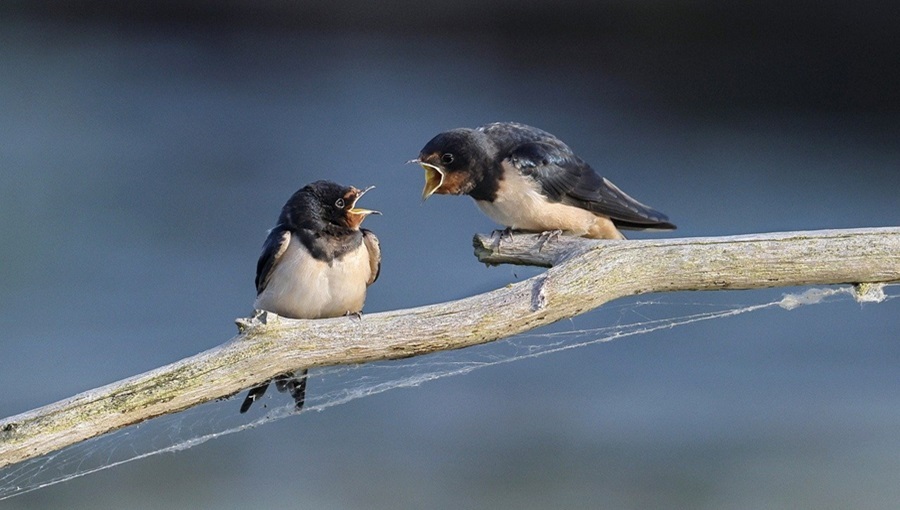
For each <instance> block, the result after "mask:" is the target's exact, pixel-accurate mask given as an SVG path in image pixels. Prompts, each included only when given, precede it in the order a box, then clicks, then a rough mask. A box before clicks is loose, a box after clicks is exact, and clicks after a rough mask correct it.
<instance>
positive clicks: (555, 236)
mask: <svg viewBox="0 0 900 510" xmlns="http://www.w3.org/2000/svg"><path fill="white" fill-rule="evenodd" d="M562 233H563V231H562V230H559V229H556V230H547V231H546V232H541V235H540V236H538V252H540V251H541V250H543V249H544V246H545V245H546V244H547V243H549V242H551V241H557V240H559V236H561V235H562Z"/></svg>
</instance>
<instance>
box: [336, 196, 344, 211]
mask: <svg viewBox="0 0 900 510" xmlns="http://www.w3.org/2000/svg"><path fill="white" fill-rule="evenodd" d="M334 206H335V207H337V208H338V209H343V208H344V199H343V198H339V199H337V201H336V202H335V203H334Z"/></svg>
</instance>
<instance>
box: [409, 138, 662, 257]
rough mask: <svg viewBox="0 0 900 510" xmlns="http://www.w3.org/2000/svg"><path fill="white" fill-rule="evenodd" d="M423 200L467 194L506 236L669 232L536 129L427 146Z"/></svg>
mask: <svg viewBox="0 0 900 510" xmlns="http://www.w3.org/2000/svg"><path fill="white" fill-rule="evenodd" d="M412 161H414V162H416V163H418V164H420V165H421V166H422V167H423V168H424V169H425V189H424V190H423V191H422V199H423V200H427V199H428V197H430V196H431V195H432V194H434V193H437V194H448V195H460V194H466V195H469V196H470V197H472V198H473V199H475V203H476V204H477V205H478V207H479V208H480V209H481V210H482V212H484V213H485V214H486V215H488V217H490V218H491V219H492V220H494V221H495V222H497V223H499V224H501V225H504V226H505V227H507V229H509V230H512V229H515V230H526V231H532V232H557V233H558V232H559V231H562V232H566V233H568V234H571V235H576V236H582V237H589V238H594V239H624V238H625V237H624V236H623V235H622V233H621V232H619V230H618V229H631V230H644V229H654V230H671V229H674V228H675V225H673V224H672V223H669V218H668V217H667V216H666V215H665V214H663V213H661V212H659V211H657V210H655V209H652V208H651V207H648V206H646V205H644V204H642V203H640V202H638V201H637V200H635V199H633V198H631V197H630V196H628V195H627V194H625V192H624V191H622V190H620V189H619V188H618V187H616V185H615V184H613V183H611V182H610V181H609V180H607V179H606V178H604V177H601V176H600V175H598V174H597V172H595V171H594V169H593V168H591V167H590V166H589V165H588V164H587V163H585V162H584V161H583V160H582V159H581V158H579V157H578V156H576V155H575V153H573V152H572V149H570V148H569V147H568V146H567V145H566V144H565V143H563V142H562V141H561V140H560V139H558V138H556V137H555V136H553V135H551V134H550V133H547V132H546V131H542V130H540V129H537V128H534V127H531V126H526V125H524V124H516V123H511V122H495V123H493V124H488V125H485V126H481V127H479V128H476V129H469V128H459V129H453V130H450V131H445V132H443V133H440V134H439V135H437V136H435V137H434V138H432V139H431V141H429V142H428V143H427V144H425V147H423V148H422V151H421V152H420V153H419V157H418V158H417V159H414V160H412Z"/></svg>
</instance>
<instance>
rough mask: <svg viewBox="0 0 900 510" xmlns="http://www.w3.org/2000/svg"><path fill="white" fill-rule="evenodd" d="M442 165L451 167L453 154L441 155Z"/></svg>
mask: <svg viewBox="0 0 900 510" xmlns="http://www.w3.org/2000/svg"><path fill="white" fill-rule="evenodd" d="M441 163H443V164H445V165H449V164H450V163H453V154H451V153H449V152H445V153H443V154H441Z"/></svg>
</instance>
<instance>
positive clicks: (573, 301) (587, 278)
mask: <svg viewBox="0 0 900 510" xmlns="http://www.w3.org/2000/svg"><path fill="white" fill-rule="evenodd" d="M543 241H544V240H543V239H542V238H540V237H539V236H536V235H530V234H517V235H515V237H514V239H513V240H511V241H509V240H505V239H504V240H503V243H502V246H501V247H500V249H498V246H497V244H498V243H497V240H496V238H493V239H492V238H490V237H486V236H480V235H479V236H476V237H475V253H476V256H477V257H478V258H479V260H481V261H482V262H485V263H488V264H505V263H513V264H527V265H539V266H547V267H551V266H552V268H551V269H549V270H548V271H546V272H545V273H543V274H541V275H539V276H536V277H534V278H531V279H528V280H525V281H522V282H518V283H515V284H512V285H509V286H507V287H504V288H502V289H497V290H494V291H491V292H488V293H485V294H481V295H478V296H473V297H470V298H466V299H461V300H458V301H451V302H447V303H440V304H436V305H431V306H423V307H419V308H411V309H406V310H395V311H390V312H383V313H373V314H367V315H365V317H364V318H363V320H355V319H350V318H338V319H322V320H290V319H283V318H280V317H277V316H275V315H272V314H267V313H266V314H262V315H259V316H257V317H254V318H250V319H241V320H239V321H238V325H239V329H240V333H239V334H238V335H237V336H236V337H234V338H232V339H231V340H229V341H227V342H226V343H224V344H222V345H220V346H218V347H215V348H213V349H210V350H208V351H206V352H202V353H200V354H197V355H195V356H192V357H190V358H186V359H183V360H181V361H177V362H175V363H172V364H170V365H167V366H164V367H160V368H158V369H155V370H151V371H149V372H146V373H144V374H141V375H137V376H134V377H131V378H128V379H125V380H122V381H119V382H116V383H113V384H110V385H107V386H104V387H102V388H97V389H94V390H90V391H86V392H84V393H81V394H79V395H75V396H74V397H71V398H68V399H66V400H62V401H60V402H56V403H54V404H50V405H47V406H44V407H41V408H38V409H35V410H33V411H28V412H26V413H23V414H19V415H17V416H12V417H10V418H6V419H4V420H2V421H0V467H3V466H7V465H9V464H13V463H16V462H20V461H23V460H26V459H30V458H33V457H37V456H40V455H43V454H46V453H49V452H53V451H55V450H59V449H61V448H64V447H66V446H69V445H72V444H74V443H77V442H80V441H83V440H85V439H88V438H91V437H95V436H98V435H101V434H104V433H106V432H110V431H113V430H116V429H120V428H122V427H125V426H128V425H133V424H135V423H140V422H142V421H144V420H147V419H149V418H153V417H156V416H160V415H164V414H170V413H176V412H178V411H182V410H184V409H187V408H189V407H193V406H196V405H198V404H202V403H204V402H208V401H210V400H214V399H217V398H222V397H226V396H229V395H232V394H235V393H237V392H239V391H241V390H242V389H244V388H248V387H250V386H253V385H255V384H258V383H260V382H262V381H266V380H269V379H271V378H273V377H274V376H276V375H278V374H282V373H285V372H290V371H294V370H297V369H299V368H302V367H322V366H328V365H339V364H350V363H363V362H367V361H375V360H387V359H397V358H406V357H411V356H418V355H421V354H427V353H432V352H436V351H444V350H449V349H459V348H462V347H468V346H471V345H476V344H481V343H485V342H490V341H492V340H497V339H500V338H505V337H509V336H512V335H515V334H517V333H522V332H524V331H528V330H531V329H534V328H536V327H538V326H542V325H545V324H550V323H552V322H556V321H558V320H560V319H565V318H569V317H573V316H575V315H578V314H581V313H584V312H586V311H589V310H592V309H594V308H597V307H599V306H600V305H602V304H604V303H606V302H608V301H610V300H613V299H616V298H619V297H623V296H629V295H633V294H643V293H649V292H669V291H681V290H716V289H760V288H766V287H779V286H797V285H827V284H839V283H879V282H897V281H900V228H898V227H891V228H871V229H854V230H825V231H811V232H789V233H777V234H758V235H747V236H732V237H703V238H692V239H665V240H653V241H591V240H585V239H580V238H568V237H562V238H559V239H556V240H551V241H549V242H543ZM235 412H237V409H235Z"/></svg>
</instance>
